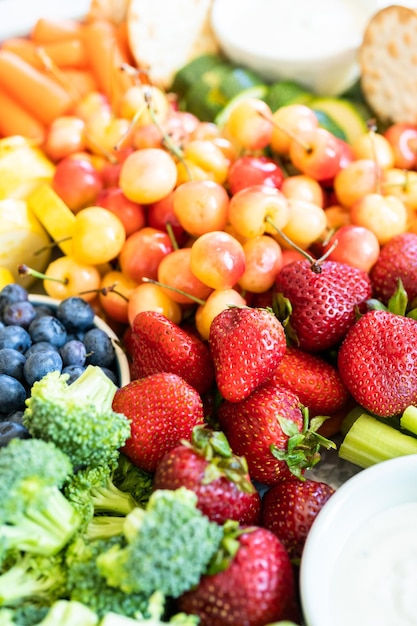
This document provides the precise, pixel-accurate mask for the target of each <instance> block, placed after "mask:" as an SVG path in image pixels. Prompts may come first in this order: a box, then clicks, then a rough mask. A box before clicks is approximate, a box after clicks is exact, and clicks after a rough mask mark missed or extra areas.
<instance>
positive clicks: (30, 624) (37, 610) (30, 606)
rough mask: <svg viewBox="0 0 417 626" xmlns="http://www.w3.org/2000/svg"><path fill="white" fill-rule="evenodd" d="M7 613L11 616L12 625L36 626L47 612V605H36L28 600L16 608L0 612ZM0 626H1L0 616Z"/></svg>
mask: <svg viewBox="0 0 417 626" xmlns="http://www.w3.org/2000/svg"><path fill="white" fill-rule="evenodd" d="M2 611H9V612H10V614H12V615H13V620H14V621H13V624H16V626H38V624H39V622H40V621H42V620H43V618H44V617H45V615H46V614H47V613H48V611H49V604H38V603H35V602H32V601H30V600H28V601H26V602H20V603H19V605H18V606H15V607H13V609H12V608H4V609H1V610H0V613H1V612H2ZM0 626H3V622H2V621H1V616H0Z"/></svg>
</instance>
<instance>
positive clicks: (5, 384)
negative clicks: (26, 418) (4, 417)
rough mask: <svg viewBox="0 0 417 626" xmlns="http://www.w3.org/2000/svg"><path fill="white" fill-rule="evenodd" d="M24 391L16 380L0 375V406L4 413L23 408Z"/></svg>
mask: <svg viewBox="0 0 417 626" xmlns="http://www.w3.org/2000/svg"><path fill="white" fill-rule="evenodd" d="M25 400H26V389H25V388H24V386H23V385H22V383H20V382H19V381H18V380H16V378H13V376H8V375H7V374H0V406H1V409H2V411H3V412H4V413H11V412H12V411H18V410H19V409H22V408H24V406H25Z"/></svg>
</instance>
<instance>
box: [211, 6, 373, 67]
mask: <svg viewBox="0 0 417 626" xmlns="http://www.w3.org/2000/svg"><path fill="white" fill-rule="evenodd" d="M223 4H224V5H225V16H226V12H227V11H228V7H230V11H231V10H232V8H233V15H230V16H227V17H226V23H227V24H228V25H230V29H231V35H230V37H231V39H232V40H233V41H234V42H235V44H236V45H238V46H241V47H243V48H246V49H247V50H256V52H257V53H258V54H265V55H269V54H271V52H273V51H274V52H278V55H279V56H282V57H285V56H288V57H290V58H293V59H294V58H297V57H301V58H305V56H306V53H307V54H308V56H313V57H320V56H322V55H327V54H329V52H330V53H331V52H337V51H339V50H343V49H345V48H348V47H350V46H355V45H357V44H358V43H359V41H360V39H361V37H362V34H363V30H364V27H365V24H366V21H367V19H368V18H369V9H368V10H367V9H366V4H365V7H363V6H362V4H361V2H352V0H314V1H312V0H239V3H238V10H236V8H237V7H236V4H237V3H233V2H232V1H231V2H229V3H227V2H224V3H223ZM227 18H228V19H227ZM232 33H233V34H232Z"/></svg>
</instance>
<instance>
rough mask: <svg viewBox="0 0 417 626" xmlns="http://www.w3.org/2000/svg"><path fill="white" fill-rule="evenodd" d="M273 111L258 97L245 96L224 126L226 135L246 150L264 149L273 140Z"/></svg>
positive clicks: (234, 108)
mask: <svg viewBox="0 0 417 626" xmlns="http://www.w3.org/2000/svg"><path fill="white" fill-rule="evenodd" d="M271 118H272V111H271V109H270V108H269V106H268V105H267V104H266V103H265V102H263V100H260V99H258V98H245V99H244V100H242V101H241V102H238V103H237V104H236V105H235V106H234V107H233V108H232V110H231V111H230V113H229V117H228V118H227V121H226V123H225V126H224V132H225V135H226V137H229V136H230V137H231V138H232V140H235V141H236V143H237V144H239V145H240V146H241V148H244V149H246V150H262V149H263V148H266V146H267V145H268V144H269V143H270V141H271V136H272V130H273V126H272V124H271V121H270V120H271Z"/></svg>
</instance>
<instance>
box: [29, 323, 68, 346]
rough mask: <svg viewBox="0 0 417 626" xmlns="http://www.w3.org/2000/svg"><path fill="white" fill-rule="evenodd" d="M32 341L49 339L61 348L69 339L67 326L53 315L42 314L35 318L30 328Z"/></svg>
mask: <svg viewBox="0 0 417 626" xmlns="http://www.w3.org/2000/svg"><path fill="white" fill-rule="evenodd" d="M28 332H29V334H30V336H31V339H32V343H36V342H37V341H49V343H50V344H52V345H53V346H56V347H57V348H61V346H63V345H64V343H66V341H67V331H66V329H65V326H64V325H63V324H62V322H60V321H59V320H58V319H57V318H56V317H54V316H53V315H42V317H37V318H35V319H34V320H33V322H32V323H31V324H30V326H29V328H28Z"/></svg>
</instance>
